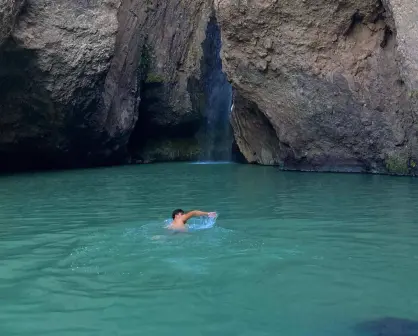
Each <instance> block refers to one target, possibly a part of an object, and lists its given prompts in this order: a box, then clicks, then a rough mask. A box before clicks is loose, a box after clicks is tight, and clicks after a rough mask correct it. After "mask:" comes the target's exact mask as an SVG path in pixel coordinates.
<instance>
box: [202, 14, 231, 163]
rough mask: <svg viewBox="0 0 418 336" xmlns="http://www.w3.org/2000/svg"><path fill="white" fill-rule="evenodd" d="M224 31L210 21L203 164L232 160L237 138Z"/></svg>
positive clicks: (205, 62)
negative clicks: (232, 119)
mask: <svg viewBox="0 0 418 336" xmlns="http://www.w3.org/2000/svg"><path fill="white" fill-rule="evenodd" d="M221 46H222V42H221V32H220V29H219V26H218V23H217V21H216V18H215V17H212V18H211V20H210V21H209V24H208V27H207V30H206V39H205V41H204V43H203V51H204V58H203V60H202V62H203V64H202V65H203V66H202V68H203V81H204V93H205V112H204V113H205V125H203V127H202V128H203V132H202V133H203V134H202V136H201V140H200V142H201V146H202V151H201V156H200V160H201V161H231V159H232V143H233V135H232V128H231V125H230V121H229V116H230V113H231V110H232V108H233V101H232V86H231V84H230V83H229V82H228V79H227V77H226V75H225V73H224V72H223V70H222V60H221V57H220V52H221Z"/></svg>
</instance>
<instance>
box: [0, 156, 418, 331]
mask: <svg viewBox="0 0 418 336" xmlns="http://www.w3.org/2000/svg"><path fill="white" fill-rule="evenodd" d="M417 183H418V180H417V179H412V178H395V177H387V176H369V175H343V174H315V173H289V172H288V173H286V172H280V171H278V170H276V169H274V168H270V167H258V166H244V165H234V164H223V165H193V164H162V165H141V166H130V167H119V168H106V169H93V170H81V171H68V172H49V173H36V174H24V175H15V176H2V177H0V195H1V203H0V255H1V257H2V260H1V263H0V298H1V305H0V334H1V335H2V336H3V335H5V336H9V335H18V336H26V335H28V336H29V335H30V336H41V335H42V336H45V335H64V336H75V335H76V336H87V335H89V336H92V335H100V336H110V335H112V336H113V335H153V336H160V335H205V336H206V335H217V336H220V335H240V336H241V335H244V336H246V335H251V336H253V335H260V336H266V335H286V336H312V335H321V336H323V335H333V336H335V335H343V336H354V335H356V333H357V331H356V330H354V329H353V327H354V326H355V325H356V324H357V323H360V322H363V321H367V320H373V319H379V318H382V317H386V316H389V317H399V318H409V319H415V320H417V319H418V285H417V284H418V244H417V241H418V240H417V238H418V224H417V214H418V211H417V199H418V187H417ZM178 207H182V208H185V209H192V208H198V209H201V210H207V211H217V212H218V213H219V217H218V219H217V222H216V225H215V226H214V227H213V228H211V229H207V230H200V231H197V232H193V233H190V234H178V235H167V234H166V232H165V230H164V229H163V228H162V227H163V225H164V220H165V219H167V218H168V217H169V216H170V213H171V211H172V210H173V209H174V208H178Z"/></svg>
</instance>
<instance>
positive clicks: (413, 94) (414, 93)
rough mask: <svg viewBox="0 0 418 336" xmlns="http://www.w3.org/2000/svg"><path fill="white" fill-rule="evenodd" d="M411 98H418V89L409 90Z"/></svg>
mask: <svg viewBox="0 0 418 336" xmlns="http://www.w3.org/2000/svg"><path fill="white" fill-rule="evenodd" d="M408 97H409V98H418V90H412V91H409V92H408Z"/></svg>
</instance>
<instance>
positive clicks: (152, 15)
mask: <svg viewBox="0 0 418 336" xmlns="http://www.w3.org/2000/svg"><path fill="white" fill-rule="evenodd" d="M3 2H5V7H2V8H1V9H0V19H1V20H2V22H1V26H0V27H1V30H0V45H1V42H3V45H2V46H1V47H0V129H1V132H0V168H11V169H14V168H27V167H31V166H34V167H45V168H47V167H48V168H49V167H61V166H62V167H68V166H89V165H102V164H112V163H121V162H126V161H127V160H128V159H129V153H128V150H129V149H131V150H134V151H135V150H142V149H143V148H146V147H147V146H146V143H145V142H146V141H145V140H147V139H148V138H152V139H151V140H153V143H155V142H161V140H162V139H154V138H155V137H158V136H159V135H160V134H167V136H168V137H171V136H173V135H176V134H177V133H179V132H178V131H177V129H176V127H177V128H178V127H180V128H181V129H182V130H187V131H186V132H184V131H183V132H182V134H183V135H184V136H185V137H186V138H192V137H193V136H194V133H195V132H196V130H197V128H198V124H199V122H200V120H201V119H202V110H203V107H202V106H201V105H202V102H203V97H202V83H201V80H200V78H201V63H200V61H201V59H202V42H203V40H204V39H205V30H206V26H207V24H208V22H209V18H210V16H211V15H212V14H213V3H212V1H210V0H198V1H193V2H190V1H186V0H172V1H165V0H164V1H163V0H150V1H147V2H146V3H144V2H143V1H136V0H95V1H70V0H27V1H26V4H25V6H24V7H23V9H22V10H21V12H20V14H19V16H18V18H17V19H16V16H17V15H18V13H19V9H20V7H19V6H20V4H22V1H18V0H16V1H11V0H6V1H5V0H3ZM15 19H16V20H15ZM14 21H16V24H15V26H14V29H13V30H12V29H11V28H12V27H13V24H14ZM156 140H158V141H156ZM162 142H164V141H162ZM175 143H185V142H184V141H176V142H175ZM148 147H149V146H148ZM161 152H162V153H165V151H161ZM140 155H142V153H140ZM161 155H163V154H159V156H161ZM147 157H149V155H148V156H147ZM172 157H173V155H170V156H169V159H171V158H172Z"/></svg>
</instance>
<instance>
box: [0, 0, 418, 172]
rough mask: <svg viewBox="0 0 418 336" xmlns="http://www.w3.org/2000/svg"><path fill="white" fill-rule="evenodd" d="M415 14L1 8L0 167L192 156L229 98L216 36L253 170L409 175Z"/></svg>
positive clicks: (262, 4) (31, 4) (238, 131)
mask: <svg viewBox="0 0 418 336" xmlns="http://www.w3.org/2000/svg"><path fill="white" fill-rule="evenodd" d="M417 16H418V0H382V1H380V0H297V1H290V0H280V1H278V0H194V1H190V0H146V1H145V0H141V1H140V0H94V1H87V0H78V1H70V0H26V1H25V0H0V169H2V168H9V169H16V168H29V167H45V168H46V167H71V166H90V165H103V164H115V163H123V162H128V161H129V160H130V159H131V158H132V157H133V159H134V160H144V161H153V160H176V159H195V158H196V157H198V156H199V153H200V151H201V148H200V145H199V143H198V138H199V136H202V135H201V134H200V135H199V132H201V125H202V122H204V120H205V119H206V118H208V116H207V115H205V113H207V111H208V110H210V109H208V108H207V106H208V104H210V102H209V101H208V99H210V100H213V99H212V98H210V97H213V96H214V95H215V96H216V97H217V98H219V97H218V96H219V94H218V93H217V92H223V91H228V90H230V88H229V87H228V86H227V85H225V81H224V79H223V75H222V74H220V73H219V68H217V69H215V70H216V71H218V72H216V71H215V70H213V69H211V67H215V66H216V67H218V66H219V64H218V63H219V62H218V60H217V59H216V60H214V56H213V55H214V49H213V48H218V47H219V44H218V43H212V42H211V41H208V39H210V38H213V36H212V35H213V33H214V32H216V34H219V32H218V31H219V29H218V26H219V28H220V33H221V35H222V52H221V55H222V61H223V68H224V70H225V72H226V74H227V76H228V79H229V80H230V82H231V83H232V85H233V89H234V96H235V99H234V110H233V112H232V115H231V124H232V127H233V130H234V134H235V139H236V142H237V145H238V147H239V149H240V151H241V152H242V154H243V155H244V156H245V159H246V160H247V161H248V162H254V163H260V164H269V165H270V164H271V165H278V166H280V167H282V168H284V169H298V170H324V171H358V172H382V173H386V172H389V173H396V174H416V173H417V163H416V162H418V147H417V146H418V144H417V139H418V135H417V124H416V117H417V112H418V24H417V22H418V18H417ZM208 46H209V49H210V48H212V50H207V48H208ZM212 70H213V71H214V72H213V73H211V71H212ZM209 82H210V83H220V84H219V88H221V89H220V91H219V90H218V91H217V90H214V89H213V88H208V83H209ZM227 101H228V100H227V97H225V98H222V99H219V104H221V103H222V104H223V105H225V104H227ZM215 105H217V103H216V104H214V106H215ZM209 119H210V118H209ZM215 147H216V146H215Z"/></svg>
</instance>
